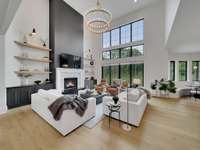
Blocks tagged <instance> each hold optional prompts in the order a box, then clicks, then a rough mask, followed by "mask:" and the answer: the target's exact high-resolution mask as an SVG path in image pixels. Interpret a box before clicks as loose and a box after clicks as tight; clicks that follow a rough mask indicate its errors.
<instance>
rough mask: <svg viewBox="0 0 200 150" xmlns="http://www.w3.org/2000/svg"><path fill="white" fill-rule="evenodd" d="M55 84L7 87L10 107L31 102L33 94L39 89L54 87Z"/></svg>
mask: <svg viewBox="0 0 200 150" xmlns="http://www.w3.org/2000/svg"><path fill="white" fill-rule="evenodd" d="M53 88H54V86H53V84H51V83H49V84H41V85H32V86H19V87H11V88H7V106H8V109H11V108H16V107H20V106H24V105H29V104H31V94H34V93H37V91H38V90H39V89H44V90H49V89H53Z"/></svg>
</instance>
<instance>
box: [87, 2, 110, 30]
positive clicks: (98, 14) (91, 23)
mask: <svg viewBox="0 0 200 150" xmlns="http://www.w3.org/2000/svg"><path fill="white" fill-rule="evenodd" d="M111 20H112V15H111V13H110V12H109V11H107V10H105V9H103V8H102V6H101V4H100V2H99V0H97V6H96V8H94V9H91V10H90V11H88V12H87V13H86V15H85V21H86V24H87V27H88V29H89V30H90V31H92V32H94V33H103V32H105V31H106V30H108V28H109V27H110V23H111Z"/></svg>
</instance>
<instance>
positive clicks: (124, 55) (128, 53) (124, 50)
mask: <svg viewBox="0 0 200 150" xmlns="http://www.w3.org/2000/svg"><path fill="white" fill-rule="evenodd" d="M127 57H131V47H127V48H122V49H121V58H127Z"/></svg>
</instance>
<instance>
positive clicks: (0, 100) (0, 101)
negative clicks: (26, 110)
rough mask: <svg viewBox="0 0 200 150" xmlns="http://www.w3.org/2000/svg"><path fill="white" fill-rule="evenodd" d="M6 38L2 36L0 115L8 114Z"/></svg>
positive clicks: (0, 42)
mask: <svg viewBox="0 0 200 150" xmlns="http://www.w3.org/2000/svg"><path fill="white" fill-rule="evenodd" d="M4 48H5V45H4V36H3V35H0V70H1V71H0V114H1V113H4V112H6V110H7V107H6V89H5V71H4V70H5V55H4V52H5V51H4V50H5V49H4Z"/></svg>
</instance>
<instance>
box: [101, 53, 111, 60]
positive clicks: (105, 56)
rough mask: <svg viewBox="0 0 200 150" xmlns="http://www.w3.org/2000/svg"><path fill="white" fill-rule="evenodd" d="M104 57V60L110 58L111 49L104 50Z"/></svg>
mask: <svg viewBox="0 0 200 150" xmlns="http://www.w3.org/2000/svg"><path fill="white" fill-rule="evenodd" d="M102 59H103V60H108V59H110V51H106V52H103V55H102Z"/></svg>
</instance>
